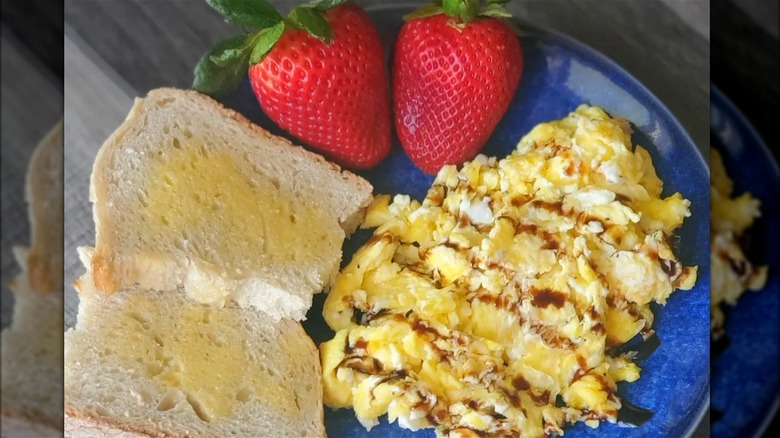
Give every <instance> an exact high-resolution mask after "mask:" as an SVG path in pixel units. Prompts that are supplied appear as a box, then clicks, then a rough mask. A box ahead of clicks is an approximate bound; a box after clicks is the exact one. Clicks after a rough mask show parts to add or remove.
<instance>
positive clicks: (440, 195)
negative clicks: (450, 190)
mask: <svg viewBox="0 0 780 438" xmlns="http://www.w3.org/2000/svg"><path fill="white" fill-rule="evenodd" d="M445 192H446V189H445V188H444V186H441V185H434V186H433V187H431V190H430V192H428V196H427V198H426V199H428V200H429V201H430V202H431V204H432V205H435V206H441V204H442V203H443V202H444V197H445Z"/></svg>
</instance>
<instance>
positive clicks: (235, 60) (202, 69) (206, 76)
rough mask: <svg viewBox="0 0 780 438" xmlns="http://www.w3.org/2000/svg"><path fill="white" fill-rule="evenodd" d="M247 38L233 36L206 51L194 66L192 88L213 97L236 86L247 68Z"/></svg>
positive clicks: (221, 94) (219, 95)
mask: <svg viewBox="0 0 780 438" xmlns="http://www.w3.org/2000/svg"><path fill="white" fill-rule="evenodd" d="M248 39H249V37H247V36H243V35H242V36H237V37H233V38H230V39H227V40H225V41H222V42H221V43H219V44H217V45H216V46H214V48H212V49H211V50H209V51H208V52H206V54H205V55H203V57H202V58H201V60H200V61H199V62H198V65H197V66H196V67H195V80H194V82H193V84H192V88H194V89H195V90H198V91H199V92H201V93H204V94H208V95H210V96H215V97H221V96H223V95H224V94H225V93H228V92H230V91H232V90H235V89H236V88H238V86H239V85H240V84H241V80H242V79H243V76H244V74H246V71H247V68H248V67H247V61H248V59H249V50H248V48H249V41H248Z"/></svg>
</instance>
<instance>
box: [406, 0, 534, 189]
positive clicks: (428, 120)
mask: <svg viewBox="0 0 780 438" xmlns="http://www.w3.org/2000/svg"><path fill="white" fill-rule="evenodd" d="M498 3H501V2H489V4H488V5H487V6H484V7H480V5H479V2H478V1H476V0H473V1H472V0H454V1H444V2H443V4H444V7H443V8H437V7H435V6H428V7H425V8H423V9H421V10H420V11H419V13H418V16H419V15H422V17H421V18H415V14H412V15H410V16H409V17H407V18H408V21H407V22H406V23H405V24H404V26H403V27H402V28H401V33H400V35H399V36H398V40H397V41H396V46H395V60H394V63H393V99H394V109H395V126H396V130H397V131H398V137H399V138H400V140H401V144H402V145H403V147H404V149H405V150H406V153H407V154H408V155H409V157H410V158H411V159H412V161H413V162H414V163H415V165H417V167H419V168H420V169H421V170H422V171H424V172H426V173H429V174H435V173H436V172H438V171H439V169H441V167H442V166H443V165H445V164H461V163H463V162H464V161H466V160H469V159H471V158H473V157H474V156H475V155H476V154H477V153H478V152H479V150H480V149H481V148H482V147H483V146H484V144H485V142H486V141H487V139H488V137H489V136H490V134H491V133H492V132H493V130H494V129H495V127H496V125H497V124H498V122H499V120H500V119H501V117H502V116H503V115H504V113H505V112H506V109H507V107H508V106H509V102H510V101H511V99H512V96H513V95H514V93H515V90H516V89H517V85H518V83H519V82H520V74H521V72H522V68H523V55H522V51H521V49H520V42H519V40H518V38H517V36H516V35H515V33H514V32H513V30H512V28H511V27H510V25H509V24H507V23H506V22H505V21H504V20H503V18H504V17H508V16H509V15H508V13H506V11H505V10H503V7H502V6H501V5H499V4H498ZM503 3H505V2H503Z"/></svg>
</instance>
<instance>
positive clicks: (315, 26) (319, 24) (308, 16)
mask: <svg viewBox="0 0 780 438" xmlns="http://www.w3.org/2000/svg"><path fill="white" fill-rule="evenodd" d="M287 21H288V22H289V23H290V25H291V26H293V27H294V28H296V29H301V30H305V31H307V32H309V33H310V34H311V35H312V36H313V37H315V38H317V39H318V40H320V41H322V42H324V43H329V42H330V40H332V39H333V29H331V27H330V24H328V21H327V20H325V19H324V18H323V17H322V14H321V13H319V12H317V11H315V10H314V9H313V8H306V7H304V8H295V9H293V10H292V12H290V15H288V16H287Z"/></svg>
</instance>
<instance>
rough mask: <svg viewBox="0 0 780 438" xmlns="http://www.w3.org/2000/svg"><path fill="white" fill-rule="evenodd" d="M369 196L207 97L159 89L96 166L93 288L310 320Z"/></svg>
mask: <svg viewBox="0 0 780 438" xmlns="http://www.w3.org/2000/svg"><path fill="white" fill-rule="evenodd" d="M371 191H372V187H371V185H370V184H369V183H368V182H366V181H365V180H363V179H362V178H360V177H357V176H355V175H353V174H351V173H348V172H342V171H341V170H340V169H339V168H338V167H337V166H335V165H333V164H331V163H329V162H327V161H325V160H324V159H323V158H322V157H320V156H319V155H316V154H313V153H310V152H308V151H306V150H304V149H302V148H300V147H295V146H293V145H291V144H290V143H289V142H287V141H286V140H284V139H281V138H279V137H276V136H273V135H271V134H269V133H268V132H266V131H264V130H262V129H261V128H259V127H257V126H255V125H253V124H252V123H251V122H249V121H248V120H246V119H245V118H243V117H242V116H240V115H238V114H237V113H235V112H233V111H230V110H227V109H225V108H224V107H222V106H221V105H220V104H218V103H217V102H215V101H213V100H211V99H210V98H208V97H206V96H203V95H201V94H198V93H195V92H191V91H182V90H175V89H158V90H153V91H152V92H150V93H149V95H148V96H147V97H146V98H144V99H138V100H136V103H135V105H134V107H133V109H132V110H131V112H130V114H129V115H128V117H127V119H126V120H125V122H124V123H123V124H122V125H121V126H120V127H119V128H118V129H117V130H116V132H114V134H113V135H112V136H111V137H110V138H109V139H108V140H107V141H106V142H105V144H104V145H103V147H102V148H101V150H100V152H99V153H98V156H97V158H96V160H95V165H94V169H93V174H92V180H91V185H90V192H91V193H90V198H91V201H92V202H93V203H94V218H95V224H96V228H97V236H96V245H95V254H94V257H93V259H92V265H91V268H92V272H93V276H94V285H95V287H96V288H97V289H98V290H101V291H104V292H109V293H112V292H116V291H118V290H121V289H124V288H127V287H130V286H138V287H141V288H148V289H155V290H171V289H176V288H178V287H183V288H184V290H185V292H186V293H187V295H189V296H190V298H193V299H195V300H196V301H198V302H201V303H208V304H217V305H222V304H224V303H226V302H228V301H233V302H236V303H237V304H238V305H239V306H242V307H246V306H250V305H251V306H255V307H257V308H259V309H260V310H263V311H264V312H266V313H267V314H269V315H270V316H271V317H272V318H274V319H281V318H284V317H291V318H293V319H297V320H300V319H303V318H304V317H305V314H306V311H307V310H308V308H309V307H310V306H311V299H312V295H313V294H314V293H316V292H319V291H320V290H322V289H323V288H324V287H327V286H328V284H329V282H330V281H331V279H332V277H333V276H334V274H335V273H336V272H337V270H338V267H339V262H340V260H341V246H342V243H343V241H344V238H345V236H346V235H348V234H349V233H351V232H352V231H354V229H355V228H356V226H357V224H358V222H359V221H360V219H361V215H362V213H363V211H364V210H365V207H366V206H367V205H368V204H369V203H370V201H371Z"/></svg>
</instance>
